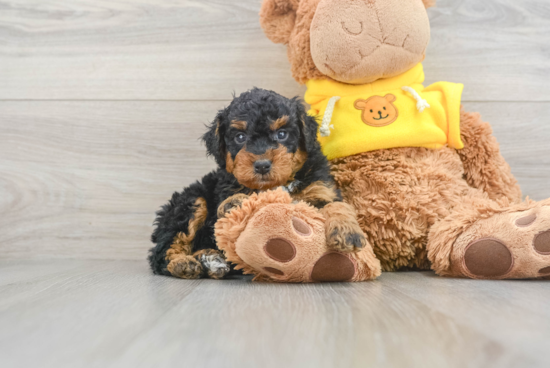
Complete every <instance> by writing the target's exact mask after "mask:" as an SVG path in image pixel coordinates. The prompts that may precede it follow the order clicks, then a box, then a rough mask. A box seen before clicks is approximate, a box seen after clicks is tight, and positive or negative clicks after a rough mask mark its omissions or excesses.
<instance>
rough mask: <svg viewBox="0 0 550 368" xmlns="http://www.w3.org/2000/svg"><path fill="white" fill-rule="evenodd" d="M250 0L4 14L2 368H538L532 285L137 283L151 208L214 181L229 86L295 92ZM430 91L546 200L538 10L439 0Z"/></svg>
mask: <svg viewBox="0 0 550 368" xmlns="http://www.w3.org/2000/svg"><path fill="white" fill-rule="evenodd" d="M260 3H261V0H0V368H4V367H7V368H11V367H25V368H26V367H32V366H36V367H55V368H64V367H70V368H77V367H101V368H105V367H132V368H134V367H155V368H163V367H173V366H177V367H183V368H187V367H190V368H191V367H193V368H202V367H220V366H221V367H239V368H241V367H242V368H246V367H300V368H302V367H371V366H372V367H422V368H430V367H437V368H442V367H460V368H467V367H483V368H485V367H499V368H500V367H522V368H523V367H538V366H540V367H548V366H550V363H548V362H549V361H550V358H549V355H548V354H549V352H550V318H549V317H550V290H549V289H550V281H547V282H545V281H534V282H533V281H531V282H525V281H516V282H485V281H469V280H453V279H442V278H438V277H435V276H434V275H433V274H431V273H404V274H401V273H400V274H384V275H383V276H382V277H381V278H380V280H378V281H375V282H369V283H364V284H330V285H270V284H256V283H251V282H250V280H249V279H246V278H245V279H235V280H228V281H208V280H203V281H182V280H176V279H170V278H164V277H154V276H152V275H151V274H150V272H149V271H148V269H147V266H146V263H145V260H144V259H145V257H146V253H147V249H148V248H149V247H150V242H149V235H150V233H151V230H152V228H151V224H152V222H153V219H154V212H155V211H156V210H157V209H158V208H159V206H160V205H161V204H163V203H164V202H165V201H166V200H167V199H168V198H169V196H170V195H171V193H172V192H173V191H175V190H180V189H181V188H182V187H184V186H186V185H188V184H190V183H191V182H193V181H194V180H196V179H197V178H199V177H201V176H202V175H204V174H206V173H207V172H208V171H209V170H211V169H213V168H214V164H213V162H212V161H211V160H209V159H207V158H206V157H205V149H204V147H203V146H202V145H201V143H200V142H199V140H198V138H199V137H200V136H201V134H202V133H203V131H204V124H205V123H207V122H209V121H211V120H213V118H214V117H215V115H216V112H217V110H218V109H220V108H223V107H224V106H226V105H227V104H228V103H229V101H230V99H231V96H232V93H233V92H235V93H240V92H243V91H245V90H247V89H249V88H251V87H253V86H257V87H263V88H268V89H273V90H275V91H278V92H280V93H282V94H284V95H286V96H289V97H291V96H295V95H301V96H303V93H304V88H303V87H300V86H299V85H298V84H297V83H296V82H295V81H294V80H293V79H292V78H291V76H290V70H289V69H290V68H289V63H288V61H287V58H286V51H285V48H284V47H283V46H281V45H273V44H272V43H270V42H269V41H268V40H267V39H266V37H265V36H264V35H263V33H262V31H261V29H260V26H259V22H258V11H259V8H260ZM429 14H430V20H431V24H432V41H431V44H430V47H429V49H428V53H427V58H426V61H425V63H424V66H425V70H426V74H427V84H428V83H432V82H436V81H441V80H447V81H451V82H461V83H464V84H465V92H464V101H463V102H464V107H465V108H466V109H467V110H470V111H479V112H481V114H482V115H483V117H484V118H485V120H487V121H489V122H491V124H492V126H493V129H494V133H495V135H496V137H497V139H498V140H499V142H500V143H501V150H502V152H503V155H504V157H505V158H506V159H507V161H508V162H509V163H510V165H511V166H512V171H513V172H514V174H515V175H516V177H517V178H518V180H519V182H520V184H521V186H522V188H523V191H524V194H525V195H529V196H531V197H532V198H534V199H543V198H547V197H550V185H549V183H550V144H549V142H550V79H549V78H550V77H549V76H550V47H549V45H550V2H549V1H548V0H521V1H518V0H484V1H479V0H438V7H437V8H434V9H430V11H429Z"/></svg>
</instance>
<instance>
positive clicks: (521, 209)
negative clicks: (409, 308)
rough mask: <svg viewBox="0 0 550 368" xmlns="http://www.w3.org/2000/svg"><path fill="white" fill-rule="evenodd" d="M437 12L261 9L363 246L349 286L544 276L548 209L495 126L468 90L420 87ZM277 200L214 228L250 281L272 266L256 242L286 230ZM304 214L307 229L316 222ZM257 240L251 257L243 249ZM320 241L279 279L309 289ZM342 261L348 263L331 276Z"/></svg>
mask: <svg viewBox="0 0 550 368" xmlns="http://www.w3.org/2000/svg"><path fill="white" fill-rule="evenodd" d="M433 5H435V1H432V0H363V1H354V0H264V1H263V3H262V7H261V12H260V23H261V26H262V28H263V30H264V32H265V34H266V35H267V37H268V38H269V39H270V40H271V41H273V42H275V43H281V44H284V45H286V46H287V50H288V58H289V61H290V66H291V70H292V75H293V77H294V78H295V80H296V81H297V82H298V83H300V84H305V85H306V87H307V92H306V94H305V102H306V103H308V104H309V105H310V106H311V110H310V114H312V115H315V116H317V117H318V120H319V123H320V126H319V133H318V137H319V140H320V143H321V145H322V149H323V153H324V154H325V155H326V156H327V158H328V159H329V160H330V163H331V165H332V169H331V172H332V175H333V176H334V179H335V181H336V184H337V187H338V188H339V189H340V190H341V193H342V196H343V199H344V201H345V202H346V203H348V204H350V205H351V206H352V207H353V208H354V209H355V211H356V213H357V217H358V222H359V225H360V227H361V229H362V230H363V232H364V233H365V235H366V237H367V239H368V246H367V247H365V248H363V249H362V250H360V251H359V252H357V253H353V254H339V255H338V257H339V259H340V260H342V259H343V258H346V259H349V260H351V264H352V266H353V269H352V266H350V267H349V268H350V270H349V271H348V274H347V276H349V275H351V274H352V273H353V276H349V277H348V278H347V280H349V281H365V280H369V279H373V278H376V277H377V276H378V275H380V272H381V271H396V270H402V269H417V270H433V271H435V272H436V273H437V274H438V275H441V276H451V277H463V278H472V279H529V278H542V277H547V276H549V275H550V200H549V199H546V200H543V201H540V202H536V201H532V200H529V199H527V200H525V201H522V196H521V190H520V188H519V185H518V183H517V181H516V179H515V178H514V176H513V175H512V173H511V170H510V167H509V165H508V164H507V163H506V161H505V160H504V158H503V157H502V156H501V154H500V151H499V145H498V142H497V140H496V139H495V137H494V136H493V135H492V129H491V126H490V124H488V123H486V122H484V121H483V120H482V119H481V117H480V115H479V114H478V113H471V112H467V111H466V110H464V109H463V107H462V104H461V94H462V90H463V88H464V86H463V85H461V84H455V83H448V82H439V83H435V84H433V85H431V86H428V87H424V86H423V82H424V70H423V66H422V61H423V60H424V58H425V54H426V48H427V46H428V43H429V39H430V24H429V19H428V15H427V10H426V9H427V8H428V7H430V6H433ZM274 195H275V194H274V193H262V194H259V195H257V196H256V197H255V198H251V199H250V200H249V203H245V205H244V206H243V207H241V208H237V209H235V210H234V211H232V212H231V213H229V214H228V217H227V218H226V219H224V220H223V221H220V227H219V231H218V232H217V234H218V235H219V239H220V241H221V242H222V243H223V244H225V248H226V249H227V254H228V257H229V259H232V260H233V261H234V262H235V263H237V264H239V265H240V266H241V268H244V269H245V270H247V271H248V272H249V273H255V274H257V275H260V274H261V272H260V271H259V270H261V264H263V263H266V262H268V263H269V262H271V261H272V260H267V259H266V258H265V256H264V255H262V254H260V253H261V249H259V248H260V245H261V244H262V242H263V241H264V240H263V239H268V238H270V237H273V236H278V235H277V234H279V233H280V232H281V231H283V232H284V231H287V230H288V229H290V228H291V227H292V226H291V225H289V221H276V222H269V221H267V219H271V220H273V218H274V217H273V216H271V217H270V216H269V213H270V211H272V209H270V208H271V207H270V206H272V205H273V204H269V202H270V201H275V202H276V201H279V202H280V204H279V205H282V206H288V209H289V211H293V210H292V205H293V204H292V203H291V200H290V199H289V198H285V197H284V193H278V194H277V195H278V196H279V197H280V198H277V199H276V200H275V199H274V198H269V197H270V196H274ZM262 211H263V212H266V213H263V212H262ZM272 213H273V214H275V212H272ZM277 213H280V212H277ZM299 216H300V217H301V218H302V219H303V220H304V221H305V222H307V223H308V224H310V225H309V227H310V228H312V229H313V228H314V227H315V224H314V222H315V216H317V215H316V214H315V213H314V212H312V213H307V211H302V212H301V213H300V215H299ZM317 220H318V221H322V218H320V219H319V218H318V219H317ZM231 229H232V231H233V232H232V233H231V234H230V235H229V233H230V232H231V231H230V230H231ZM258 229H261V231H260V230H258ZM285 229H287V230H285ZM287 232H288V234H289V235H287V236H293V237H296V235H295V234H292V235H290V233H291V232H292V229H291V230H288V231H287ZM260 233H261V235H260ZM294 233H296V232H295V231H294ZM262 238H263V239H262ZM258 239H259V240H260V242H259V243H258V244H260V245H255V247H256V248H258V249H259V250H253V251H252V250H250V249H248V248H247V246H248V245H247V244H253V243H254V240H258ZM317 241H318V243H319V244H321V245H320V246H318V251H317V252H313V253H315V254H313V253H312V254H311V257H312V258H311V259H310V260H309V261H308V260H307V254H309V253H308V251H309V249H310V248H314V245H311V244H310V245H304V246H303V247H304V249H306V251H304V252H305V253H306V256H304V257H302V260H301V261H300V263H299V265H298V266H296V267H294V266H289V268H290V269H288V270H287V271H286V272H289V273H296V272H298V273H300V272H301V276H300V277H298V278H295V279H288V280H287V281H305V280H309V279H311V277H310V276H308V275H307V272H311V269H312V265H316V264H317V263H318V260H317V259H318V257H319V252H322V250H323V245H322V242H323V240H322V239H321V238H319V239H318V240H317ZM245 248H246V250H245ZM297 249H301V248H300V247H298V248H297ZM239 250H241V251H240V254H238V253H239ZM249 254H254V255H255V256H254V257H250V258H247V256H246V255H249ZM333 257H337V256H336V255H334V256H333ZM316 262H317V263H316ZM344 263H345V264H349V263H350V262H347V263H346V262H340V264H336V263H334V264H331V265H328V266H326V267H325V268H327V269H329V268H331V267H333V268H334V267H343V266H342V265H343V264H344ZM251 264H252V265H253V266H250V265H251ZM293 267H294V268H293ZM343 268H346V267H343ZM306 269H307V270H308V271H307V272H306V271H304V270H306ZM341 276H342V275H341ZM340 280H342V277H341V278H340Z"/></svg>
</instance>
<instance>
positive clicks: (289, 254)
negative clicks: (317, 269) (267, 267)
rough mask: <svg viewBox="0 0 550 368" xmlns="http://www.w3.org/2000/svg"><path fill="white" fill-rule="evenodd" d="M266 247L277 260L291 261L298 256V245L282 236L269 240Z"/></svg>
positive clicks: (268, 253) (269, 253)
mask: <svg viewBox="0 0 550 368" xmlns="http://www.w3.org/2000/svg"><path fill="white" fill-rule="evenodd" d="M264 249H265V252H266V253H267V255H268V256H269V258H271V259H274V260H276V261H277V262H283V263H286V262H290V261H292V260H293V259H294V257H296V247H295V246H294V245H293V244H292V243H291V242H289V241H288V240H285V239H282V238H275V239H271V240H269V241H268V242H267V243H266V245H265V248H264Z"/></svg>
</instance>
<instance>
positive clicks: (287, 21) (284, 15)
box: [260, 0, 300, 44]
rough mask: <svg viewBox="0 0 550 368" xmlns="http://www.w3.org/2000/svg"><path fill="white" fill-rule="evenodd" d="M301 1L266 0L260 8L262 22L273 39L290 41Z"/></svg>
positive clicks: (283, 41) (266, 32)
mask: <svg viewBox="0 0 550 368" xmlns="http://www.w3.org/2000/svg"><path fill="white" fill-rule="evenodd" d="M299 2H300V0H264V2H263V4H262V8H261V10H260V24H261V25H262V28H263V30H264V32H265V34H266V35H267V37H268V38H269V39H270V40H271V41H273V42H275V43H284V44H286V43H288V40H289V38H290V33H291V32H292V29H293V28H294V23H295V21H296V9H298V3H299Z"/></svg>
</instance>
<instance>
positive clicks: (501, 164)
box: [332, 113, 520, 272]
mask: <svg viewBox="0 0 550 368" xmlns="http://www.w3.org/2000/svg"><path fill="white" fill-rule="evenodd" d="M461 125H462V126H463V127H464V132H463V139H464V142H465V144H466V148H465V149H464V150H463V151H458V154H457V151H456V150H453V149H450V148H444V149H441V150H429V149H425V148H397V149H388V150H379V151H373V152H368V153H362V154H359V155H355V156H350V157H346V158H343V159H337V160H333V161H332V164H333V166H332V172H333V175H334V177H335V179H336V182H337V184H338V186H339V188H340V189H341V190H342V195H343V196H344V200H345V201H346V202H347V203H349V204H351V205H352V206H354V208H355V209H356V211H357V214H358V221H359V224H360V225H361V228H362V229H363V231H364V232H365V233H366V235H367V238H368V240H369V242H370V243H371V244H373V246H374V252H375V253H376V256H377V257H378V258H379V259H380V261H381V263H382V268H383V270H385V271H394V270H397V269H400V268H404V267H415V268H421V269H429V268H430V262H429V260H428V251H427V246H428V234H429V233H430V234H437V235H430V239H433V240H434V241H433V244H430V249H431V250H430V252H431V256H430V257H431V261H432V262H436V263H437V264H434V265H433V267H434V268H435V269H437V270H438V272H439V271H441V270H443V269H446V268H448V267H449V262H448V261H445V260H446V259H448V256H449V254H448V252H449V250H448V248H449V244H451V245H452V242H453V241H454V239H456V237H458V236H459V235H460V233H461V232H462V231H463V230H464V227H460V226H457V224H456V223H454V220H453V218H454V217H453V216H458V217H459V218H461V216H462V214H468V213H471V214H475V216H473V215H472V216H470V217H468V218H470V220H469V221H470V222H471V223H473V222H474V221H475V218H476V216H477V218H478V219H479V218H483V216H488V215H489V214H491V213H492V214H495V213H498V212H499V211H502V210H503V209H504V208H506V207H507V206H508V205H509V204H510V203H517V202H518V201H519V196H520V193H519V188H518V187H517V185H516V182H515V179H514V178H513V176H512V174H511V173H510V169H509V167H508V166H507V164H506V163H505V161H504V159H503V158H502V157H501V155H500V152H499V149H498V144H497V142H496V140H494V138H492V136H491V130H490V127H489V126H488V125H487V124H486V123H483V122H482V121H481V118H480V116H479V115H477V114H468V113H464V114H462V123H461ZM474 137H475V138H474ZM487 155H489V157H491V158H492V159H491V160H484V159H480V157H487ZM480 174H481V175H480ZM464 178H466V179H467V180H464ZM469 184H470V185H469ZM476 208H485V210H483V211H478V210H477V209H476ZM443 220H445V221H443ZM449 221H450V223H447V222H449ZM470 222H469V223H470ZM430 231H431V232H430ZM445 249H447V250H446V251H445Z"/></svg>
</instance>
